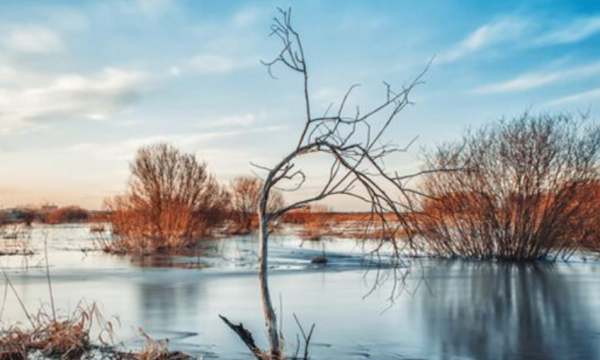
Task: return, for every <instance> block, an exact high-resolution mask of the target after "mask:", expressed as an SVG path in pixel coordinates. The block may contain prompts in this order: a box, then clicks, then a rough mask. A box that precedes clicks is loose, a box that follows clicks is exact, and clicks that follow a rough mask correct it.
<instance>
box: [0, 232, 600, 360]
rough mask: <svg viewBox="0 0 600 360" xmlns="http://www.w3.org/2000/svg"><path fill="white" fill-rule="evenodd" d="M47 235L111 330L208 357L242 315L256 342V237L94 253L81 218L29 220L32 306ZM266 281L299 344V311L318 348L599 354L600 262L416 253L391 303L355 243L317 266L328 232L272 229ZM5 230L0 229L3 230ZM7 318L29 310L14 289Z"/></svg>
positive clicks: (231, 338) (61, 266)
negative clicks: (131, 253) (195, 249)
mask: <svg viewBox="0 0 600 360" xmlns="http://www.w3.org/2000/svg"><path fill="white" fill-rule="evenodd" d="M44 238H47V239H48V247H49V259H50V260H49V261H50V264H51V268H50V270H51V274H52V285H53V288H54V296H55V301H56V303H57V305H58V306H59V307H60V308H61V309H63V310H64V311H68V310H69V309H73V308H74V307H75V306H76V305H77V303H78V302H79V301H80V300H81V299H82V298H84V299H86V300H87V301H97V302H98V303H99V304H100V305H101V307H102V310H103V312H104V314H105V315H118V316H119V318H120V322H121V326H120V328H119V330H118V337H119V339H120V340H122V341H123V342H124V343H125V345H126V346H137V345H139V343H138V342H137V341H138V340H136V339H138V338H139V337H138V336H137V335H136V329H137V328H138V326H142V327H144V328H145V329H146V331H147V332H148V333H149V334H151V335H152V336H153V337H155V338H168V339H169V343H170V347H171V348H172V349H180V350H184V351H187V352H189V353H192V354H194V355H197V356H203V357H204V358H205V359H210V358H218V359H240V360H242V359H248V358H249V357H248V355H247V352H246V349H245V348H244V346H243V344H241V343H240V341H239V340H238V339H237V338H236V336H235V335H234V334H233V333H232V332H231V331H230V330H229V329H228V328H227V327H226V326H225V325H224V324H223V323H222V322H221V320H220V319H219V318H218V314H223V315H226V316H227V317H229V319H231V320H232V321H235V322H237V321H241V322H243V323H244V324H245V325H246V326H247V327H248V328H250V329H251V330H252V331H253V332H254V333H255V337H257V338H258V340H259V341H260V342H261V343H263V344H264V341H263V340H264V336H263V334H264V329H263V321H262V320H261V319H262V317H261V313H260V311H259V309H260V307H259V305H260V304H259V299H258V285H257V279H256V270H255V268H256V267H255V262H256V244H255V241H254V239H252V238H244V237H238V238H230V239H223V240H218V241H211V242H207V243H206V244H205V245H204V246H203V249H202V251H200V252H199V253H194V254H190V253H188V254H181V255H180V256H177V257H162V258H161V257H158V258H157V257H142V258H129V257H116V256H109V255H105V254H102V253H100V252H95V251H82V249H89V248H91V247H92V241H91V236H90V234H89V231H88V229H87V228H86V227H77V226H76V227H65V226H63V227H48V228H37V229H36V230H35V233H34V235H33V238H32V246H33V247H35V248H37V249H38V253H37V254H36V255H35V256H33V257H30V258H28V260H27V261H25V260H24V259H23V258H19V257H2V258H0V261H2V264H3V266H4V267H5V268H7V269H8V270H7V272H8V274H9V276H10V278H11V279H12V281H13V283H14V285H15V288H16V289H17V291H18V292H19V294H20V296H21V297H22V299H23V301H24V302H25V304H26V306H27V307H28V308H30V309H35V308H37V307H38V306H39V304H40V303H42V302H48V301H49V297H48V290H47V283H46V278H45V268H44V266H43V264H44V262H43V252H40V251H39V249H43V239H44ZM274 240H275V241H274V242H273V244H272V252H271V256H272V257H271V260H272V261H271V266H272V268H273V271H272V273H271V274H272V275H271V290H272V293H273V294H274V296H275V298H276V299H277V300H276V303H279V300H278V299H279V297H280V296H281V299H282V301H283V313H284V331H285V333H286V334H287V337H288V339H289V341H288V343H289V347H290V348H293V347H294V345H293V344H295V334H296V332H297V328H296V326H295V323H294V320H293V317H292V314H293V313H296V314H297V315H298V316H299V318H300V319H301V321H302V322H303V323H304V324H305V325H306V326H307V327H308V326H309V325H310V324H312V323H313V322H314V323H316V324H317V327H316V330H315V335H314V345H313V347H312V351H311V353H312V355H313V358H314V359H365V358H373V359H440V360H442V359H443V360H446V359H533V360H536V359H540V360H541V359H544V360H552V359H586V360H593V359H600V263H598V262H597V261H594V260H588V261H586V262H584V261H580V260H578V261H573V262H572V263H569V264H564V263H561V264H556V265H550V264H537V265H528V266H516V265H508V264H497V263H476V262H458V261H434V260H419V261H417V262H415V263H414V264H413V271H412V274H411V276H410V277H409V278H408V279H407V283H406V287H405V288H404V289H405V291H404V292H403V293H402V295H401V296H400V297H398V298H397V299H396V300H395V303H394V304H393V306H391V307H390V305H391V303H390V301H389V299H388V298H389V296H390V292H391V287H392V282H391V281H388V282H387V283H385V284H384V286H382V287H381V288H379V289H378V290H377V291H375V292H373V293H371V294H370V295H369V296H367V297H365V295H366V294H368V293H369V290H371V288H372V285H373V278H374V275H375V272H374V271H371V272H366V268H367V263H365V261H364V257H363V250H362V249H361V247H360V246H358V245H356V243H354V242H352V241H346V240H337V241H330V242H327V243H326V245H325V246H326V249H327V254H328V257H329V259H330V263H329V264H328V265H326V266H319V265H313V264H311V263H310V259H311V258H312V257H314V256H316V255H319V254H321V252H322V246H323V245H322V244H320V243H304V244H301V243H300V242H299V241H297V240H296V239H294V238H293V236H284V237H279V238H276V239H274ZM0 241H3V240H0ZM2 320H3V322H4V323H5V324H6V323H12V322H14V321H23V320H24V315H23V312H22V311H21V310H20V308H19V306H18V304H17V302H16V300H15V298H14V296H13V295H12V294H10V293H9V295H8V297H7V299H6V303H5V304H4V313H3V319H2Z"/></svg>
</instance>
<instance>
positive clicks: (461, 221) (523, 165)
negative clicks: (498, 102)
mask: <svg viewBox="0 0 600 360" xmlns="http://www.w3.org/2000/svg"><path fill="white" fill-rule="evenodd" d="M599 157H600V127H599V126H597V125H593V124H589V123H588V122H587V121H585V120H584V119H579V118H574V117H572V116H569V115H558V116H551V115H539V116H533V115H530V114H525V115H523V116H522V117H520V118H517V119H514V120H512V121H500V122H497V123H494V124H491V125H489V126H487V127H484V128H482V129H481V130H479V131H476V132H470V133H468V134H466V135H465V136H464V138H463V139H462V141H460V142H454V143H448V144H445V145H442V146H439V147H438V148H437V149H436V150H435V151H434V152H432V153H429V154H427V155H426V157H425V161H426V168H425V172H431V173H430V174H429V175H428V177H427V178H426V179H425V180H424V181H423V183H422V186H421V191H422V192H423V193H426V194H427V195H428V196H429V197H430V198H429V199H427V200H425V201H423V203H422V211H423V214H424V216H422V217H419V222H418V224H417V228H418V230H419V234H420V237H421V239H422V240H424V241H423V249H424V250H425V251H427V252H429V253H432V254H435V255H437V256H442V257H461V258H472V259H499V260H516V261H524V260H534V259H556V258H557V257H558V256H560V255H564V256H567V255H569V254H570V253H571V251H573V250H574V249H576V248H577V247H578V246H580V245H581V244H591V243H594V242H597V241H598V240H597V239H598V236H599V235H600V234H599V228H600V227H599V225H598V221H599V220H600V201H599V200H600V198H599V197H598V195H599V192H598V190H599V189H600V188H599V187H598V186H599V184H600V183H599V174H598V165H599Z"/></svg>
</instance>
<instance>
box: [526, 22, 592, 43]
mask: <svg viewBox="0 0 600 360" xmlns="http://www.w3.org/2000/svg"><path fill="white" fill-rule="evenodd" d="M598 32H600V16H594V17H588V18H579V19H575V20H574V21H572V22H571V23H570V24H567V25H566V26H564V24H561V26H560V28H558V29H554V30H551V31H549V32H547V33H545V34H542V35H541V36H540V37H539V38H538V39H537V40H536V43H537V44H539V45H551V44H568V43H575V42H579V41H582V40H585V39H587V38H588V37H590V36H592V35H595V34H596V33H598Z"/></svg>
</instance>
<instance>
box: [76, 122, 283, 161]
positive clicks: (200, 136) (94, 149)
mask: <svg viewBox="0 0 600 360" xmlns="http://www.w3.org/2000/svg"><path fill="white" fill-rule="evenodd" d="M280 129H281V127H279V126H265V127H257V128H251V129H243V130H235V131H212V132H197V133H185V134H160V135H155V136H146V137H137V138H130V139H126V140H123V141H119V142H114V143H111V144H107V143H106V142H102V143H96V142H86V143H80V144H76V145H73V146H69V147H67V148H66V150H68V151H73V152H81V151H85V152H90V153H91V154H93V155H95V156H100V157H108V158H117V159H130V158H132V157H133V156H134V154H135V152H136V150H137V149H138V148H140V147H141V146H145V145H150V144H153V143H157V142H166V143H169V144H173V145H175V146H177V147H179V148H184V149H190V148H195V147H197V146H199V145H202V144H206V143H208V142H210V141H213V140H221V139H226V138H231V137H235V136H243V135H247V134H251V133H266V132H274V131H278V130H280Z"/></svg>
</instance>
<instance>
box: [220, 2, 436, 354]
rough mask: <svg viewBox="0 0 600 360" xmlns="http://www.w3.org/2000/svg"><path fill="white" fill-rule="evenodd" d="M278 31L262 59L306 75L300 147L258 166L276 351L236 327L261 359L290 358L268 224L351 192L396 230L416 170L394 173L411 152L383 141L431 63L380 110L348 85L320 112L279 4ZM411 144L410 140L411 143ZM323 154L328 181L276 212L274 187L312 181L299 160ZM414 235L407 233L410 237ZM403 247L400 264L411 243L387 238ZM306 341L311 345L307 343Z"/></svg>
mask: <svg viewBox="0 0 600 360" xmlns="http://www.w3.org/2000/svg"><path fill="white" fill-rule="evenodd" d="M271 36H273V37H276V38H277V39H279V40H280V41H281V46H282V47H281V51H280V53H279V54H278V56H277V57H276V58H275V59H274V60H272V61H270V62H264V63H263V64H264V65H265V66H266V67H267V69H268V71H269V74H270V75H271V76H273V70H274V69H275V67H276V66H281V67H283V68H285V69H287V70H291V71H292V72H294V73H297V74H299V75H300V76H301V78H302V80H303V100H304V115H303V117H304V126H303V129H302V132H301V134H300V137H299V139H298V142H297V145H296V147H295V148H294V149H293V150H292V151H291V152H290V153H289V154H288V155H286V156H285V157H283V159H281V161H279V162H278V163H277V164H275V165H274V166H272V167H263V166H257V168H258V169H259V170H262V171H264V172H265V173H266V175H265V176H264V183H263V187H262V190H261V195H260V202H259V206H258V216H259V281H260V294H261V300H262V307H263V315H264V317H265V322H266V330H267V336H268V340H269V347H270V348H269V350H268V351H265V350H262V349H260V348H258V347H257V346H256V344H255V343H254V341H253V339H252V337H251V336H248V335H249V333H248V331H247V330H245V329H243V328H242V327H241V325H233V324H232V323H231V322H229V321H228V320H226V319H223V320H225V322H226V323H227V325H228V326H229V327H230V328H232V330H234V331H235V332H236V333H237V334H238V335H240V338H241V339H242V340H243V341H244V342H245V344H246V345H247V346H248V348H249V349H250V350H251V351H252V353H253V354H254V356H255V357H256V358H257V359H261V360H265V359H268V360H280V359H284V358H285V355H284V353H283V349H282V347H283V345H282V343H283V341H282V335H281V334H280V333H279V330H278V325H277V318H276V314H275V310H274V308H273V303H272V300H271V294H270V291H269V282H268V272H267V269H268V267H267V261H268V240H269V234H270V231H269V224H270V223H271V222H273V221H275V220H276V219H278V218H280V217H281V216H282V215H284V214H285V213H287V212H289V211H292V210H296V209H300V208H303V207H306V206H308V205H310V204H313V203H316V202H320V201H322V200H325V199H329V198H331V197H336V196H346V197H351V198H354V199H356V200H357V201H358V202H362V203H364V204H366V205H367V206H368V208H369V209H370V218H371V219H372V223H373V224H376V225H377V226H379V227H381V228H382V229H384V230H387V231H382V232H381V233H391V234H394V233H396V232H395V231H391V230H393V229H394V228H398V227H405V226H406V228H407V229H408V226H407V222H406V221H405V213H406V211H407V210H410V209H411V208H412V200H411V199H412V198H413V197H414V195H415V193H416V191H414V190H411V189H409V188H407V187H406V186H405V183H406V181H407V180H409V179H410V178H412V177H413V176H414V175H407V176H400V175H399V174H397V173H394V172H389V171H387V170H386V168H385V166H384V159H385V158H387V157H389V156H390V155H392V154H394V153H399V152H403V151H406V149H407V147H400V146H397V145H395V144H393V143H389V142H385V141H384V134H385V133H386V130H388V128H389V126H390V124H391V123H392V122H393V121H394V119H396V118H397V116H398V114H400V112H401V111H402V110H403V109H404V108H406V107H407V106H409V105H411V101H410V100H409V94H410V93H411V91H412V90H413V89H414V88H415V86H417V85H418V84H420V83H421V78H422V76H423V75H424V73H425V71H426V70H427V68H426V69H425V70H424V71H423V72H421V73H420V74H419V75H418V76H417V77H416V78H415V79H414V80H413V81H412V82H410V83H409V84H408V85H406V86H403V87H401V88H399V89H398V90H395V89H394V88H393V87H392V86H391V85H389V84H385V83H384V85H385V88H384V90H385V92H384V97H383V100H382V101H381V102H380V103H379V104H378V105H376V106H375V107H373V108H370V109H368V110H366V111H363V109H361V108H360V107H359V106H356V107H355V108H354V109H353V110H351V111H349V110H348V103H349V101H350V97H351V95H352V92H353V91H354V90H356V89H357V87H358V85H354V86H352V87H350V88H349V89H348V91H347V92H346V94H345V95H344V97H343V98H342V99H341V102H340V104H339V105H337V106H336V107H335V110H333V104H332V106H330V107H329V109H328V110H327V111H326V112H325V114H324V115H322V116H315V115H314V114H313V107H312V103H311V96H310V88H309V69H308V64H307V61H306V58H305V54H304V49H303V47H302V42H301V40H300V36H299V34H298V33H297V32H296V30H295V29H294V27H293V26H292V23H291V11H290V10H282V9H279V15H278V16H277V17H275V18H274V20H273V24H272V25H271ZM409 145H410V144H409ZM313 155H320V156H321V157H323V156H325V157H327V158H328V159H329V160H330V166H329V170H328V174H327V180H326V181H325V182H324V183H323V184H321V186H320V189H319V190H318V191H317V192H316V193H315V194H314V195H309V196H307V197H305V198H303V199H301V200H298V201H294V202H291V203H289V204H286V205H284V206H282V207H279V208H276V209H269V206H268V204H269V203H270V198H271V196H272V194H273V192H274V191H275V190H283V191H298V190H300V189H301V188H302V187H303V185H305V182H306V180H307V175H306V172H305V171H304V170H303V169H302V167H301V166H299V165H298V161H299V160H300V159H304V158H306V157H309V156H313ZM409 235H410V234H408V236H409ZM382 240H383V241H382V242H381V245H380V246H382V247H383V244H384V243H388V244H391V246H392V248H393V249H395V250H396V252H395V254H396V255H397V256H395V257H394V258H395V260H394V261H396V262H397V263H396V265H399V263H400V261H401V260H400V254H399V251H400V249H401V248H403V247H405V244H406V242H400V241H397V239H395V238H387V239H382ZM305 345H307V344H305Z"/></svg>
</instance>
